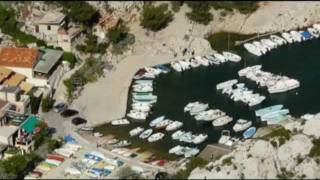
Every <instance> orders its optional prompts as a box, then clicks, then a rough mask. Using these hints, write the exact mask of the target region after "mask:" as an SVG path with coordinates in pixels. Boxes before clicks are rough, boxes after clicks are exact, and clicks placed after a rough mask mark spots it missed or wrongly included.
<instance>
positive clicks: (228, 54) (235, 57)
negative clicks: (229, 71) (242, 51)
mask: <svg viewBox="0 0 320 180" xmlns="http://www.w3.org/2000/svg"><path fill="white" fill-rule="evenodd" d="M222 55H223V56H224V57H225V58H226V59H227V60H228V61H231V62H240V61H241V57H240V56H239V55H237V54H234V53H231V52H226V51H223V52H222Z"/></svg>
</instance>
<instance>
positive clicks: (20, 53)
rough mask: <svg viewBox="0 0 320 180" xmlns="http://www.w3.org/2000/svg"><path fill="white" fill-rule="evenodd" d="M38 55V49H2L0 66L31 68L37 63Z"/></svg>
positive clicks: (0, 50)
mask: <svg viewBox="0 0 320 180" xmlns="http://www.w3.org/2000/svg"><path fill="white" fill-rule="evenodd" d="M38 55H39V51H38V49H32V48H2V49H0V66H9V67H23V68H32V67H33V66H34V65H35V64H36V62H37V59H38Z"/></svg>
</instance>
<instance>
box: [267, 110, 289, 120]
mask: <svg viewBox="0 0 320 180" xmlns="http://www.w3.org/2000/svg"><path fill="white" fill-rule="evenodd" d="M287 114H289V110H288V109H282V110H278V111H274V112H270V113H267V114H264V115H263V116H261V120H262V121H265V120H268V119H273V118H275V117H277V116H279V115H287Z"/></svg>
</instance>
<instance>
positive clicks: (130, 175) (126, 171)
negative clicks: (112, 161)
mask: <svg viewBox="0 0 320 180" xmlns="http://www.w3.org/2000/svg"><path fill="white" fill-rule="evenodd" d="M117 174H118V177H119V179H140V176H139V174H138V173H137V172H135V171H134V170H132V169H131V167H129V166H125V167H123V168H121V169H120V170H119V171H118V173H117Z"/></svg>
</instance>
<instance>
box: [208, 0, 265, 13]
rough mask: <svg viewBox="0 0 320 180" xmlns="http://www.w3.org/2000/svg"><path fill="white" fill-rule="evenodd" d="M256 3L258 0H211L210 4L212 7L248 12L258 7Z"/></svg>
mask: <svg viewBox="0 0 320 180" xmlns="http://www.w3.org/2000/svg"><path fill="white" fill-rule="evenodd" d="M258 3H259V1H211V2H210V5H211V6H212V7H213V8H214V9H223V10H226V11H233V10H238V11H239V12H240V13H242V14H250V13H253V12H254V11H256V10H257V9H258V8H259V5H258Z"/></svg>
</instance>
